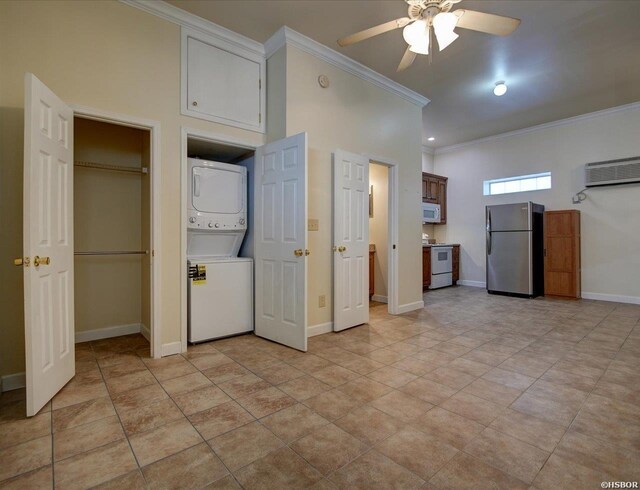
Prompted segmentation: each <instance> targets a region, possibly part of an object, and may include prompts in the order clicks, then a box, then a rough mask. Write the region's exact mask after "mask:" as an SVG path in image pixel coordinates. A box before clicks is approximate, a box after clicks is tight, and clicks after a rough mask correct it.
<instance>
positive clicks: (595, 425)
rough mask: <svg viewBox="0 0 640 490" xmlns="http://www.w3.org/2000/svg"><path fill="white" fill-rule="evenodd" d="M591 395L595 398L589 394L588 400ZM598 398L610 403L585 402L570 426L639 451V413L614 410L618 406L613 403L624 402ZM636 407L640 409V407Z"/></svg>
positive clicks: (583, 432)
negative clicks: (593, 403)
mask: <svg viewBox="0 0 640 490" xmlns="http://www.w3.org/2000/svg"><path fill="white" fill-rule="evenodd" d="M592 397H593V398H595V397H594V395H591V397H590V400H591V398H592ZM598 399H599V401H600V400H607V401H608V402H610V403H602V404H601V405H600V406H590V405H588V404H587V403H585V405H584V406H583V408H582V410H580V412H579V413H578V415H577V416H576V418H575V420H574V421H573V423H572V424H571V428H572V429H573V430H575V431H577V432H580V433H582V434H585V435H588V436H591V437H595V438H597V439H600V440H603V441H607V442H610V443H612V444H617V445H619V446H622V447H625V448H628V449H630V450H634V451H640V415H639V414H637V413H625V412H624V411H620V410H616V408H618V407H616V406H615V405H616V404H617V405H619V404H623V403H624V402H620V401H618V400H612V399H609V398H604V397H598ZM628 405H630V404H628ZM630 406H632V407H636V406H635V405H630ZM637 408H638V409H640V407H637Z"/></svg>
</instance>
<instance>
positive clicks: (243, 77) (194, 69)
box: [183, 37, 264, 131]
mask: <svg viewBox="0 0 640 490" xmlns="http://www.w3.org/2000/svg"><path fill="white" fill-rule="evenodd" d="M186 43H187V47H186V56H187V60H186V80H184V79H183V83H186V88H187V90H186V95H183V98H185V100H183V104H184V106H183V113H185V114H186V115H190V116H194V117H199V118H203V119H208V120H211V121H215V122H219V123H222V124H227V125H229V126H236V127H240V128H244V129H249V130H254V131H263V127H264V126H263V117H262V104H263V101H262V94H263V90H262V81H261V78H262V65H261V63H260V62H258V61H256V60H252V59H249V58H247V57H244V56H241V55H238V54H235V53H232V52H230V51H228V50H225V49H222V48H219V47H216V46H213V45H211V44H208V43H206V42H203V41H201V40H200V39H195V38H193V37H187V38H186Z"/></svg>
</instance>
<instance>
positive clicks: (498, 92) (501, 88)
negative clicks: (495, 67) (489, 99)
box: [493, 81, 507, 97]
mask: <svg viewBox="0 0 640 490" xmlns="http://www.w3.org/2000/svg"><path fill="white" fill-rule="evenodd" d="M506 93H507V84H506V83H504V82H503V81H499V82H496V86H495V87H494V88H493V95H495V96H497V97H501V96H503V95H504V94H506Z"/></svg>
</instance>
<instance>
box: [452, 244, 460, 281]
mask: <svg viewBox="0 0 640 490" xmlns="http://www.w3.org/2000/svg"><path fill="white" fill-rule="evenodd" d="M451 262H452V274H451V275H452V276H453V284H454V285H455V284H456V282H457V281H458V280H459V279H460V246H459V245H454V246H453V254H452V257H451Z"/></svg>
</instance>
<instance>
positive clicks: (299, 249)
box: [293, 248, 304, 257]
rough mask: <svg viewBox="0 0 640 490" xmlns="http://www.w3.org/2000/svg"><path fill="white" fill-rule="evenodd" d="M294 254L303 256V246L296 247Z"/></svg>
mask: <svg viewBox="0 0 640 490" xmlns="http://www.w3.org/2000/svg"><path fill="white" fill-rule="evenodd" d="M293 254H294V255H295V256H296V257H302V255H303V254H304V252H303V251H302V249H301V248H298V249H296V250H294V251H293Z"/></svg>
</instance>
